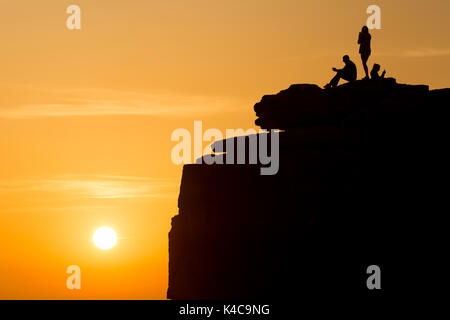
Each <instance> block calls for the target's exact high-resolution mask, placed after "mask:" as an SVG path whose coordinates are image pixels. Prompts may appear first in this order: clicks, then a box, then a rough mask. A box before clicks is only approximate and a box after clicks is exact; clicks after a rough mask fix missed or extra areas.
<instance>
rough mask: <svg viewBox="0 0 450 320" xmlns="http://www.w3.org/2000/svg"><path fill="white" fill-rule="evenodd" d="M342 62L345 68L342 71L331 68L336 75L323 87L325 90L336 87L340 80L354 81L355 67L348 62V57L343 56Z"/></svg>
mask: <svg viewBox="0 0 450 320" xmlns="http://www.w3.org/2000/svg"><path fill="white" fill-rule="evenodd" d="M342 60H343V61H344V63H345V67H344V68H342V69H336V68H333V71H335V72H336V75H335V76H334V78H333V79H331V81H330V83H328V84H327V85H325V89H328V88H333V87H336V86H337V85H338V83H339V80H340V79H344V80H347V81H349V82H353V81H356V73H357V72H356V65H355V64H354V63H353V62H352V61H351V60H350V57H349V56H348V55H345V56H344V57H343V58H342Z"/></svg>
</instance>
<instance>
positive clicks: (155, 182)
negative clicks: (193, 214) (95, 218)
mask: <svg viewBox="0 0 450 320" xmlns="http://www.w3.org/2000/svg"><path fill="white" fill-rule="evenodd" d="M176 185H177V184H176V183H175V181H170V180H166V179H154V178H147V177H127V176H106V175H88V176H78V175H65V176H59V177H55V178H50V179H36V180H33V179H30V180H27V179H24V180H12V181H4V182H0V194H1V195H4V196H5V195H7V194H23V193H27V194H28V193H59V194H63V195H65V196H68V197H69V198H71V199H127V198H165V197H170V196H172V193H171V191H170V190H171V189H173V188H174V187H175V186H176Z"/></svg>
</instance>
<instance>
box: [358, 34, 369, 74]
mask: <svg viewBox="0 0 450 320" xmlns="http://www.w3.org/2000/svg"><path fill="white" fill-rule="evenodd" d="M371 39H372V36H371V35H370V33H369V28H367V26H364V27H362V30H361V32H360V33H359V37H358V44H359V53H360V54H361V60H362V64H363V67H364V72H365V73H366V77H365V78H364V79H369V68H368V67H367V60H369V56H370V53H371V50H370V40H371Z"/></svg>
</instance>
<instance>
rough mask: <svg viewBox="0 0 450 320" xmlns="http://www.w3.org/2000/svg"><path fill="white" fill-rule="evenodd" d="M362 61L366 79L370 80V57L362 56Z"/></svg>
mask: <svg viewBox="0 0 450 320" xmlns="http://www.w3.org/2000/svg"><path fill="white" fill-rule="evenodd" d="M361 60H362V64H363V67H364V72H365V73H366V78H369V68H368V67H367V60H369V55H368V54H361Z"/></svg>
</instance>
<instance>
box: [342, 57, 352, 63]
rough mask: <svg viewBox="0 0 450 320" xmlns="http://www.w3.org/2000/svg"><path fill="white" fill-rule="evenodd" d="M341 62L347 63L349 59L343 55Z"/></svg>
mask: <svg viewBox="0 0 450 320" xmlns="http://www.w3.org/2000/svg"><path fill="white" fill-rule="evenodd" d="M342 61H344V63H347V62H349V61H350V57H349V56H348V55H345V56H343V57H342Z"/></svg>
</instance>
